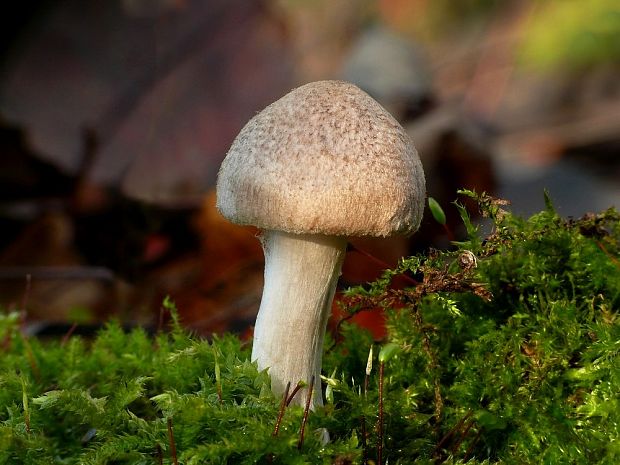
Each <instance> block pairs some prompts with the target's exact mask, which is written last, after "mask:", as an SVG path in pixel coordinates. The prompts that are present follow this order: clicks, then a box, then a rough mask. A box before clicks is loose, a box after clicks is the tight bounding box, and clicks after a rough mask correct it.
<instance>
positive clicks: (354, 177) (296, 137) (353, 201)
mask: <svg viewBox="0 0 620 465" xmlns="http://www.w3.org/2000/svg"><path fill="white" fill-rule="evenodd" d="M425 192H426V191H425V181H424V172H423V170H422V164H421V162H420V158H419V157H418V154H417V152H416V150H415V148H414V146H413V143H412V142H411V140H410V139H409V137H408V136H407V134H406V133H405V131H404V130H403V128H402V127H401V126H400V124H398V122H397V121H396V120H395V119H394V118H393V117H392V116H391V115H390V114H389V113H388V112H387V111H386V110H385V109H384V108H383V107H382V106H381V105H379V104H378V103H377V102H376V101H375V100H373V99H372V98H371V97H370V96H369V95H368V94H366V93H365V92H363V91H362V90H361V89H359V88H358V87H356V86H354V85H353V84H350V83H348V82H343V81H319V82H313V83H310V84H306V85H304V86H301V87H299V88H297V89H294V90H293V91H291V92H290V93H288V94H286V95H285V96H284V97H282V98H281V99H280V100H278V101H276V102H274V103H272V104H271V105H269V106H268V107H267V108H265V109H264V110H263V111H262V112H260V113H258V114H257V115H256V116H254V117H253V118H252V119H251V120H250V121H249V122H248V123H247V124H246V125H245V126H244V127H243V129H242V130H241V132H240V133H239V135H238V136H237V138H236V139H235V141H234V142H233V144H232V146H231V148H230V150H229V151H228V154H227V155H226V158H225V159H224V161H223V162H222V166H221V167H220V171H219V174H218V180H217V208H218V209H219V211H220V212H221V213H222V215H224V217H226V218H227V219H228V220H230V221H232V222H234V223H238V224H251V225H254V226H257V227H259V228H262V229H272V230H279V231H286V232H289V233H296V234H328V235H342V236H389V235H392V234H410V233H413V232H414V231H415V230H416V229H417V228H418V227H419V224H420V221H421V218H422V211H423V209H424V200H425Z"/></svg>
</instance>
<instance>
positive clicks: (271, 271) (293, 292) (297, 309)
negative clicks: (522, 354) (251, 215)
mask: <svg viewBox="0 0 620 465" xmlns="http://www.w3.org/2000/svg"><path fill="white" fill-rule="evenodd" d="M261 242H262V244H263V250H264V252H265V285H264V288H263V298H262V301H261V304H260V309H259V311H258V316H257V318H256V326H255V328H254V345H253V347H252V360H256V362H257V364H258V367H259V369H261V370H262V369H265V368H268V369H269V374H270V375H271V383H272V386H271V387H272V390H273V392H274V393H275V394H276V395H282V393H283V392H284V390H285V389H286V384H287V383H288V382H289V381H290V383H291V390H292V389H293V388H294V387H295V386H296V385H297V383H298V382H299V381H303V382H304V383H306V385H308V384H309V383H310V380H311V379H312V376H313V375H314V377H315V378H314V388H313V391H314V392H313V395H312V401H311V404H310V405H311V407H312V408H314V407H316V406H319V405H322V404H323V398H322V394H321V378H320V375H321V360H322V355H323V338H324V336H325V329H326V326H327V320H328V318H329V315H330V312H331V304H332V300H333V298H334V292H335V290H336V283H337V282H338V277H339V276H340V269H341V268H342V262H343V260H344V255H345V249H346V243H347V242H346V239H345V238H343V237H337V236H325V235H318V234H290V233H285V232H281V231H264V232H263V234H262V236H261ZM307 392H308V390H307V389H303V390H302V391H301V392H300V393H299V394H297V396H296V397H295V402H296V403H298V404H302V405H303V404H304V403H305V401H306V396H307Z"/></svg>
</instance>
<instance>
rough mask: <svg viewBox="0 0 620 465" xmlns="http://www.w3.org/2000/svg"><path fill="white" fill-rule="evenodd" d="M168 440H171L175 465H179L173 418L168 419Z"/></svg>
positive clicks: (171, 451) (171, 455)
mask: <svg viewBox="0 0 620 465" xmlns="http://www.w3.org/2000/svg"><path fill="white" fill-rule="evenodd" d="M167 422H168V439H169V440H170V457H171V458H172V463H173V464H174V465H179V460H178V459H177V446H176V444H175V442H174V432H173V431H172V418H168V421H167Z"/></svg>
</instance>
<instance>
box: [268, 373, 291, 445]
mask: <svg viewBox="0 0 620 465" xmlns="http://www.w3.org/2000/svg"><path fill="white" fill-rule="evenodd" d="M290 388H291V382H290V381H289V382H288V383H286V389H285V390H284V395H283V396H282V403H281V404H280V411H279V412H278V419H277V420H276V427H275V428H274V429H273V434H272V436H277V435H278V431H280V423H282V417H283V416H284V410H285V409H286V405H287V403H286V401H287V400H288V391H289V389H290Z"/></svg>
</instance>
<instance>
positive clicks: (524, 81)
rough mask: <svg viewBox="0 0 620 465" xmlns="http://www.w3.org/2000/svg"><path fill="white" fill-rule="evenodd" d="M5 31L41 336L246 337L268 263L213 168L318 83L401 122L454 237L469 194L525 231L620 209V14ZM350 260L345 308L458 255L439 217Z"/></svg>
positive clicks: (194, 5)
mask: <svg viewBox="0 0 620 465" xmlns="http://www.w3.org/2000/svg"><path fill="white" fill-rule="evenodd" d="M0 23H1V24H0V25H1V27H0V34H1V40H0V308H2V309H3V310H5V311H6V310H20V311H22V315H23V321H24V328H25V330H26V331H29V332H31V333H34V334H46V333H50V334H51V333H54V332H55V333H57V334H60V335H62V334H66V333H68V332H83V333H87V332H88V331H90V330H91V329H92V328H96V327H97V326H98V325H99V324H100V323H101V322H102V321H104V320H106V319H108V318H110V317H115V318H117V319H120V320H121V321H122V322H124V323H125V324H127V325H135V324H140V325H144V326H146V327H148V328H150V329H152V330H157V328H159V327H161V325H162V323H163V322H164V320H165V318H166V315H163V314H162V311H161V310H160V307H161V301H162V298H163V297H164V296H165V295H170V296H171V297H172V298H173V299H174V300H175V301H176V303H177V305H178V307H179V311H180V314H181V317H182V320H183V321H184V322H185V324H186V325H187V326H188V327H190V328H191V329H193V330H195V331H196V332H197V333H200V334H205V335H208V334H210V333H212V332H221V331H235V332H239V333H242V334H245V333H247V332H248V331H250V329H249V328H250V326H251V324H252V323H253V321H254V318H255V314H256V311H257V309H258V305H259V302H260V296H261V291H262V267H263V264H262V260H263V258H262V251H261V249H260V247H259V244H258V241H257V240H256V238H255V237H254V235H255V231H253V230H252V229H251V228H241V227H236V226H233V225H230V224H229V223H227V222H226V221H225V220H224V219H222V218H221V217H220V216H219V215H218V213H217V212H216V210H215V209H214V201H215V197H214V192H213V187H214V182H215V178H216V174H217V169H218V167H219V164H220V162H221V160H222V159H223V158H224V156H225V154H226V151H227V149H228V147H229V146H230V144H231V142H232V140H233V139H234V137H235V135H236V134H237V132H238V131H239V130H240V129H241V127H242V126H243V125H244V124H245V122H247V120H248V119H249V118H250V117H252V115H254V114H255V113H256V112H258V111H260V110H261V109H262V108H264V107H265V106H266V105H268V104H269V103H271V102H272V101H274V100H276V99H277V98H279V97H280V96H282V95H284V94H285V93H287V92H288V91H289V90H291V89H292V88H294V87H296V86H298V85H301V84H303V83H306V82H309V81H314V80H320V79H345V80H348V81H351V82H354V83H356V84H357V85H358V86H360V87H361V88H362V89H364V90H365V91H366V92H368V93H369V94H370V95H371V96H373V97H374V98H375V99H376V100H378V101H379V102H380V103H381V104H383V105H384V106H385V107H386V108H387V109H388V110H389V111H390V112H391V113H392V114H393V115H394V116H395V117H396V118H397V119H398V120H399V121H400V122H401V124H402V125H403V126H404V127H405V128H406V130H407V131H408V132H409V134H410V135H411V137H412V138H413V140H414V143H415V145H416V147H417V148H418V151H419V152H420V155H421V158H422V160H423V164H424V167H425V171H426V174H427V185H428V193H429V195H431V196H433V197H434V198H435V199H437V200H438V201H439V202H440V204H441V205H442V206H443V207H444V209H445V211H446V214H447V217H448V224H449V226H450V228H451V230H452V233H453V234H454V235H455V236H456V237H457V238H458V237H462V234H463V232H462V231H461V230H460V228H459V220H458V217H457V214H456V210H455V209H454V207H453V206H452V204H451V202H452V201H454V200H455V199H456V198H457V194H456V190H457V189H458V188H470V189H475V190H477V191H486V192H489V193H491V194H493V195H495V196H499V197H502V198H506V199H508V200H510V201H511V203H512V207H511V209H512V210H513V211H514V212H516V213H518V214H520V215H523V216H526V215H529V214H531V213H533V212H536V211H539V210H540V209H541V208H543V206H544V201H543V191H544V190H545V189H546V190H547V191H548V192H549V194H550V196H551V198H552V199H553V201H554V203H555V205H556V207H557V209H558V211H559V212H560V213H561V214H562V215H564V216H581V215H583V214H585V213H587V212H590V211H600V210H602V209H605V208H608V207H610V206H614V205H615V206H617V205H618V203H619V200H620V157H619V148H620V79H619V78H620V4H619V3H618V2H617V0H589V1H588V2H583V0H562V1H553V0H514V1H493V0H433V1H428V0H252V1H250V0H91V1H89V2H83V1H80V0H62V1H61V0H41V1H38V2H37V1H33V2H14V4H13V5H12V12H11V14H4V15H2V18H1V19H0ZM427 213H428V212H427ZM354 245H355V248H354V249H353V250H352V251H351V252H349V253H348V255H347V259H346V262H345V266H344V270H343V276H342V279H341V284H340V286H341V288H343V287H346V286H348V285H351V284H357V283H364V282H366V281H369V280H372V279H374V278H375V277H376V276H377V275H378V274H379V273H380V271H381V269H382V268H383V267H384V266H388V265H389V266H393V265H395V264H396V263H397V261H398V259H399V257H401V256H404V255H408V254H411V253H413V252H417V251H421V250H424V249H427V248H429V247H436V248H448V247H450V238H449V237H448V236H447V234H446V232H445V231H444V230H443V229H442V228H441V227H439V226H438V225H436V224H435V223H434V222H433V220H432V218H431V216H430V215H429V214H427V215H426V218H425V221H424V223H423V225H422V228H421V230H420V232H419V233H418V234H416V235H414V236H413V237H412V238H408V239H407V238H395V239H389V240H358V241H356V242H355V244H354ZM336 319H337V318H336ZM336 319H335V320H336ZM358 322H359V323H360V324H363V325H366V326H367V327H369V328H370V329H371V330H372V331H373V333H374V334H375V336H376V337H377V338H380V337H381V335H382V331H383V329H382V326H381V315H380V314H379V313H378V312H365V314H362V315H360V316H359V317H358Z"/></svg>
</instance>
